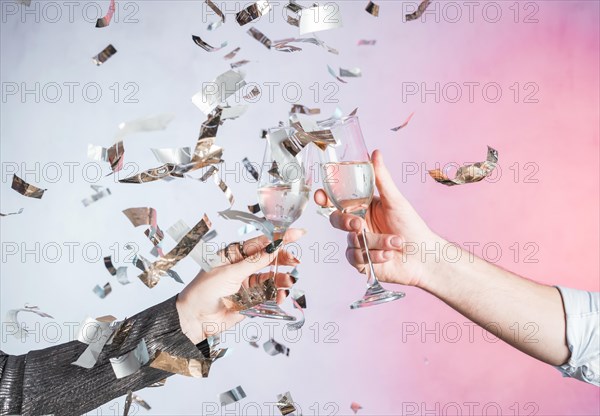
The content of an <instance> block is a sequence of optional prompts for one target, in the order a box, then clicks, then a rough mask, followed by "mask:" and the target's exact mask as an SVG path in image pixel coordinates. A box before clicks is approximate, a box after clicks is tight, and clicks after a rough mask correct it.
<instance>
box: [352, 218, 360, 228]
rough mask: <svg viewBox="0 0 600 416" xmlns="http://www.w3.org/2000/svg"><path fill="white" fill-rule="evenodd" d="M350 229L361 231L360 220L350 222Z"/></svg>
mask: <svg viewBox="0 0 600 416" xmlns="http://www.w3.org/2000/svg"><path fill="white" fill-rule="evenodd" d="M350 227H351V228H352V229H353V230H360V220H358V219H356V218H355V219H353V220H352V221H350Z"/></svg>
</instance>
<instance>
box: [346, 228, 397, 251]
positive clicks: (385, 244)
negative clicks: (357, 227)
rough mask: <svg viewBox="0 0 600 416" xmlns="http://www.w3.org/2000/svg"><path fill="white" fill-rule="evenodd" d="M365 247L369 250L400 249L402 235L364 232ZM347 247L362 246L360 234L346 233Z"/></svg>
mask: <svg viewBox="0 0 600 416" xmlns="http://www.w3.org/2000/svg"><path fill="white" fill-rule="evenodd" d="M365 235H366V237H367V247H368V248H369V250H400V249H401V248H402V243H403V240H402V237H399V236H397V235H394V234H375V233H369V232H367V233H366V234H365ZM347 241H348V247H350V248H363V241H362V234H360V233H348V237H347Z"/></svg>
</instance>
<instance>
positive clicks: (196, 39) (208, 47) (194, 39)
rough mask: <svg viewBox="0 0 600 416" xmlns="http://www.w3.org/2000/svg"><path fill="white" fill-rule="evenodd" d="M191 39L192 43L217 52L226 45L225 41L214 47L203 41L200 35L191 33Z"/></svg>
mask: <svg viewBox="0 0 600 416" xmlns="http://www.w3.org/2000/svg"><path fill="white" fill-rule="evenodd" d="M192 40H193V41H194V43H195V44H196V45H198V46H200V47H201V48H202V49H204V50H205V51H207V52H217V51H220V50H221V49H223V48H224V47H225V46H227V41H225V42H223V43H221V46H220V47H218V48H216V47H214V46H211V45H209V44H208V43H206V42H204V41H203V40H202V39H201V38H200V36H196V35H192Z"/></svg>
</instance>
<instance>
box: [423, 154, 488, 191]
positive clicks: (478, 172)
mask: <svg viewBox="0 0 600 416" xmlns="http://www.w3.org/2000/svg"><path fill="white" fill-rule="evenodd" d="M497 163H498V151H497V150H496V149H493V148H491V147H490V146H488V153H487V159H486V160H485V161H484V162H477V163H473V164H472V165H467V166H462V167H460V168H459V169H458V170H457V171H456V176H455V177H454V179H450V178H448V176H446V174H445V173H444V172H442V171H441V170H440V169H435V170H430V171H429V174H430V175H431V177H432V178H433V179H435V180H436V181H437V182H439V183H441V184H444V185H447V186H454V185H463V184H465V183H473V182H479V181H482V180H483V179H485V178H486V177H487V176H489V175H490V173H492V171H493V170H494V169H496V164H497Z"/></svg>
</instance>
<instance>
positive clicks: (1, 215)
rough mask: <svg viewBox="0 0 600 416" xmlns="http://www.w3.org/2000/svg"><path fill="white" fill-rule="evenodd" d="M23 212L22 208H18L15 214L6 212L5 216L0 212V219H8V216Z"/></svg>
mask: <svg viewBox="0 0 600 416" xmlns="http://www.w3.org/2000/svg"><path fill="white" fill-rule="evenodd" d="M22 212H23V208H20V209H19V210H18V211H15V212H7V213H6V214H3V213H1V212H0V217H8V216H9V215H19V214H21V213H22Z"/></svg>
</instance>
